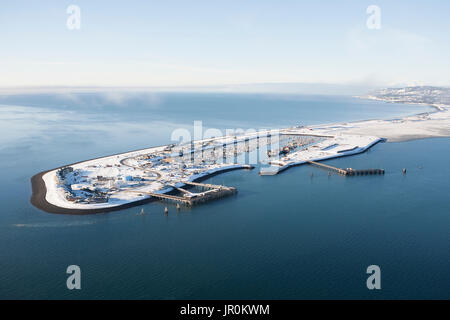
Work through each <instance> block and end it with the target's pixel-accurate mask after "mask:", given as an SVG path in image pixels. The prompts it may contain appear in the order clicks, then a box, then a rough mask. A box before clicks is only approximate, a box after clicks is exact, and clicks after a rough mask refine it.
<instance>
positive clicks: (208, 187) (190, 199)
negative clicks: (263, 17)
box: [127, 181, 237, 206]
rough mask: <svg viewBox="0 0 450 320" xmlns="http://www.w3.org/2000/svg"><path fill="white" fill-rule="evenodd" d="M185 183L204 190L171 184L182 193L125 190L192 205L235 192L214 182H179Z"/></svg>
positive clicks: (235, 191)
mask: <svg viewBox="0 0 450 320" xmlns="http://www.w3.org/2000/svg"><path fill="white" fill-rule="evenodd" d="M181 183H183V184H185V185H191V186H195V187H200V188H202V189H203V190H204V191H202V192H190V191H188V190H186V189H183V188H180V187H175V186H172V187H173V188H174V189H175V190H177V191H180V192H181V193H182V195H181V196H180V195H172V194H166V193H155V192H147V191H137V190H127V192H132V193H139V194H145V195H148V196H151V197H153V198H156V199H159V200H163V201H168V202H174V203H178V204H179V203H181V204H184V205H186V206H193V205H196V204H199V203H204V202H207V201H211V200H215V199H218V198H223V197H226V196H230V195H233V194H236V193H237V189H236V188H234V187H227V186H222V185H215V184H208V183H198V182H191V181H183V182H181Z"/></svg>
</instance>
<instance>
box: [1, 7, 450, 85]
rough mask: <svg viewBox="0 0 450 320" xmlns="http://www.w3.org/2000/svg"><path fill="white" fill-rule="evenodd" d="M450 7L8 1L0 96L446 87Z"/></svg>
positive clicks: (449, 67)
mask: <svg viewBox="0 0 450 320" xmlns="http://www.w3.org/2000/svg"><path fill="white" fill-rule="evenodd" d="M74 5H75V8H77V10H79V12H78V13H79V14H78V15H77V13H76V10H75V11H74V9H73V8H74ZM372 5H376V7H377V8H379V26H378V27H379V28H378V27H377V28H375V29H373V28H369V25H368V24H370V21H371V20H370V19H371V17H372V16H373V11H371V10H370V8H371V7H372ZM449 10H450V3H448V2H446V1H439V0H435V1H428V2H426V3H423V2H420V1H398V2H397V1H396V2H395V3H393V2H392V1H386V0H380V1H377V3H372V2H370V1H357V0H347V1H341V2H339V3H337V2H336V1H321V2H320V3H316V2H312V3H311V2H306V3H305V2H299V1H285V2H283V5H280V4H279V3H275V2H270V1H258V2H252V1H249V2H245V3H242V2H239V1H227V2H211V1H195V2H189V3H186V2H183V1H176V0H174V1H168V2H157V1H148V2H141V1H133V0H131V1H128V2H127V3H126V4H124V3H118V2H110V1H104V0H99V1H95V2H94V1H87V0H77V1H55V0H44V1H39V2H29V1H23V0H18V1H13V2H6V3H4V4H3V5H2V10H1V11H0V36H1V37H2V44H3V46H2V50H0V69H1V70H2V77H1V78H0V87H29V86H32V87H35V86H39V87H41V86H44V87H49V86H50V87H53V86H58V87H59V86H70V87H103V86H106V87H164V88H169V87H170V88H173V87H176V88H192V87H195V88H198V87H202V88H211V87H217V86H220V87H233V88H231V89H233V90H238V89H237V88H236V86H239V87H241V88H240V89H239V90H242V86H245V87H246V88H245V89H246V90H249V89H250V88H249V86H256V85H257V86H268V84H270V86H274V85H275V86H280V84H284V87H286V84H289V85H290V86H292V84H298V83H300V84H302V85H303V86H308V85H312V84H314V86H316V85H318V84H321V85H323V86H329V85H330V84H336V85H337V86H342V88H343V89H345V88H350V87H353V88H378V87H398V86H400V87H403V86H408V85H437V86H448V85H450V80H449V79H448V77H447V76H446V75H447V74H448V73H449V72H450V61H449V60H448V57H447V56H448V54H447V53H448V52H449V49H450V41H449V40H450V35H449V34H448V32H446V30H449V29H450V21H449V20H448V19H447V14H446V12H449ZM74 15H75V16H77V19H76V20H74ZM77 23H78V24H77ZM289 85H288V86H289ZM257 89H259V88H257ZM266 89H269V90H271V88H268V87H266ZM313 89H316V88H313ZM252 90H255V89H254V88H253V89H252ZM278 90H285V88H284V89H283V88H278ZM289 90H291V89H289ZM345 90H346V89H345ZM358 90H359V89H358ZM332 91H333V90H332ZM350 91H355V90H354V89H352V90H349V92H350Z"/></svg>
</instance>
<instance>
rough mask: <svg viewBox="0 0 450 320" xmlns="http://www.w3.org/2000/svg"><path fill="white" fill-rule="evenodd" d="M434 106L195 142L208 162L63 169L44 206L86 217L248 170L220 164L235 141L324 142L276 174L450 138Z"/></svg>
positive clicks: (290, 156)
mask: <svg viewBox="0 0 450 320" xmlns="http://www.w3.org/2000/svg"><path fill="white" fill-rule="evenodd" d="M435 107H436V111H435V112H425V113H421V114H417V115H412V116H408V117H404V118H401V119H391V120H367V121H356V122H347V123H336V124H327V125H316V126H308V127H295V128H287V129H283V130H280V131H275V130H274V131H267V130H266V131H264V132H254V133H249V134H243V135H240V136H237V137H236V136H224V137H218V138H212V139H205V140H199V141H195V142H194V144H195V146H196V147H195V148H196V150H203V152H202V157H203V153H205V154H207V156H205V158H206V160H207V161H202V162H195V161H194V162H192V163H190V162H189V161H180V159H184V158H182V155H180V154H179V152H180V151H179V150H181V149H177V147H178V146H174V145H167V146H159V147H153V148H148V149H143V150H137V151H131V152H126V153H122V154H116V155H112V156H107V157H103V158H98V159H93V160H88V161H84V162H79V163H76V164H72V165H69V166H67V167H70V170H71V171H70V172H68V173H67V174H66V175H65V176H64V179H63V180H61V175H60V174H59V173H58V172H59V171H60V170H61V168H58V169H54V170H51V171H48V172H46V173H44V174H42V180H43V182H44V184H43V185H44V186H45V189H46V190H45V193H43V194H45V201H46V202H47V203H48V204H50V205H53V206H56V207H58V208H64V209H73V210H78V211H80V210H82V211H86V212H89V211H90V210H91V211H92V210H94V211H96V212H98V211H99V209H100V210H101V209H108V208H109V209H110V208H120V207H122V206H124V205H129V204H132V203H140V202H142V201H145V200H149V199H151V196H150V195H149V194H148V193H167V192H170V191H173V190H174V188H173V187H183V186H185V184H184V182H189V181H194V180H196V179H200V178H205V177H208V176H209V175H212V174H217V173H220V172H223V171H228V170H233V169H240V168H248V166H247V165H245V164H232V163H222V162H220V161H218V160H219V159H218V157H217V154H216V152H217V149H220V148H221V146H222V145H224V144H225V145H233V144H236V142H238V143H241V145H244V141H246V140H253V141H254V140H256V139H257V136H266V135H267V134H268V133H271V134H274V135H276V134H278V133H280V134H282V135H294V136H314V137H320V138H319V139H316V141H315V142H314V143H312V144H308V145H305V146H304V147H302V148H296V149H294V150H292V151H291V152H288V153H287V154H285V155H283V156H281V157H280V158H278V159H270V160H269V163H270V165H271V167H270V168H271V169H272V170H274V171H275V172H279V171H282V170H284V169H286V168H288V167H290V166H294V165H299V164H303V163H305V162H307V161H321V160H326V159H331V158H336V157H343V156H349V155H353V154H357V153H361V152H364V151H366V150H367V149H368V148H370V147H371V146H373V145H374V144H376V143H378V142H380V141H383V140H385V139H387V140H388V141H404V140H410V139H417V138H426V137H444V136H450V111H449V109H448V107H447V106H446V105H435ZM180 148H181V147H180ZM184 150H186V149H184ZM241 151H242V150H241ZM246 152H247V151H246ZM208 154H211V156H208ZM189 155H190V153H189ZM184 157H186V154H184ZM208 157H209V158H208ZM187 158H189V156H188V157H187ZM185 160H187V159H185ZM264 169H265V168H263V169H262V170H264ZM33 190H34V188H33ZM33 192H34V191H33ZM98 199H100V200H98ZM102 199H103V200H102ZM94 200H95V201H94ZM44 210H45V208H44Z"/></svg>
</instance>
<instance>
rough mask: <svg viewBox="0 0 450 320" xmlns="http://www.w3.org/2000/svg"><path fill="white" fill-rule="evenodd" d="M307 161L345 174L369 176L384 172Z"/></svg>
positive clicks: (381, 170)
mask: <svg viewBox="0 0 450 320" xmlns="http://www.w3.org/2000/svg"><path fill="white" fill-rule="evenodd" d="M306 162H307V163H309V164H311V165H314V166H316V167H319V168H323V169H326V170H328V171H333V172H336V173H338V174H340V175H343V176H367V175H376V174H384V169H365V170H355V169H353V168H347V169H342V168H337V167H333V166H330V165H327V164H323V163H320V162H315V161H306Z"/></svg>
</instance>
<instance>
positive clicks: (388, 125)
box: [30, 100, 450, 215]
mask: <svg viewBox="0 0 450 320" xmlns="http://www.w3.org/2000/svg"><path fill="white" fill-rule="evenodd" d="M380 101H382V100H380ZM385 102H389V101H385ZM391 103H395V102H391ZM411 104H413V103H411ZM416 105H423V106H428V107H433V108H434V109H435V110H434V111H431V112H422V113H418V114H415V115H411V116H406V117H404V118H401V119H390V120H377V119H374V120H362V121H354V122H344V123H342V122H341V123H335V124H326V125H312V126H307V127H306V128H307V129H309V130H321V131H323V132H326V133H328V134H331V135H335V134H349V135H352V134H353V135H355V134H356V135H363V136H368V135H372V136H377V137H383V138H379V140H377V141H376V142H375V143H374V144H376V143H378V142H380V141H388V142H403V141H409V140H416V139H424V138H431V137H446V136H450V112H449V110H448V109H447V108H446V107H447V106H445V107H444V106H443V105H442V106H441V105H430V104H424V103H416ZM436 115H444V116H443V117H441V118H438V119H436ZM436 121H437V122H438V125H437V129H438V130H439V129H440V130H442V132H433V129H436V128H435V127H436V123H435V122H436ZM442 121H444V122H442ZM430 122H432V124H434V126H433V125H432V126H430ZM426 123H427V124H428V127H427V126H426V125H425V126H424V124H426ZM447 123H448V126H447V128H448V129H447V131H445V128H446V127H445V124H447ZM417 124H419V125H420V127H419V128H417ZM442 124H444V126H442ZM414 126H415V127H414ZM399 127H400V128H399ZM442 128H444V129H442ZM417 129H420V130H417ZM374 144H371V145H368V146H366V147H365V148H363V149H362V150H360V151H358V152H353V153H349V154H348V155H352V154H356V153H362V152H365V151H366V150H367V149H369V148H370V147H372V146H373V145H374ZM161 147H164V145H163V146H159V147H150V148H143V149H137V150H132V151H127V152H121V153H116V154H112V155H108V156H102V157H97V158H93V159H89V160H83V161H78V162H75V163H72V164H68V165H64V166H60V167H58V168H54V169H50V170H46V171H43V172H40V173H38V174H35V175H34V176H33V177H32V178H31V185H32V195H31V198H30V202H31V204H32V205H33V206H35V207H36V208H38V209H40V210H43V211H45V212H48V213H56V214H74V215H84V214H98V213H107V212H112V211H118V210H123V209H127V208H131V207H136V206H140V205H143V204H145V203H149V202H151V201H154V200H156V199H154V198H153V197H148V198H144V199H140V200H134V201H130V202H127V203H122V204H117V205H114V206H108V207H101V208H86V209H79V208H65V207H59V206H57V205H54V204H52V203H50V202H49V201H47V199H46V196H47V186H46V183H45V181H44V178H43V176H44V175H45V174H47V173H48V172H51V171H54V170H58V169H60V168H63V167H66V166H73V165H76V164H80V163H84V162H88V161H92V160H97V159H103V158H108V157H114V156H117V155H125V154H128V153H133V152H140V151H145V150H150V149H157V148H161ZM341 156H345V155H344V154H343V155H341ZM338 157H339V156H338ZM326 159H327V158H324V159H316V161H320V160H326ZM303 163H305V162H304V161H301V162H298V163H289V164H287V165H285V166H282V167H280V168H279V170H278V172H281V171H284V170H286V169H287V168H289V167H291V166H297V165H301V164H303ZM245 168H247V169H248V167H246V166H242V165H241V166H239V165H235V166H231V167H224V168H220V169H218V170H214V171H213V172H205V173H203V174H201V175H200V176H198V177H195V176H193V177H192V180H190V181H202V180H205V179H208V178H210V177H212V176H214V175H217V174H220V173H224V172H227V171H231V170H237V169H245ZM172 192H174V190H173V188H168V189H165V190H163V191H162V193H166V194H171V193H172Z"/></svg>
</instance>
